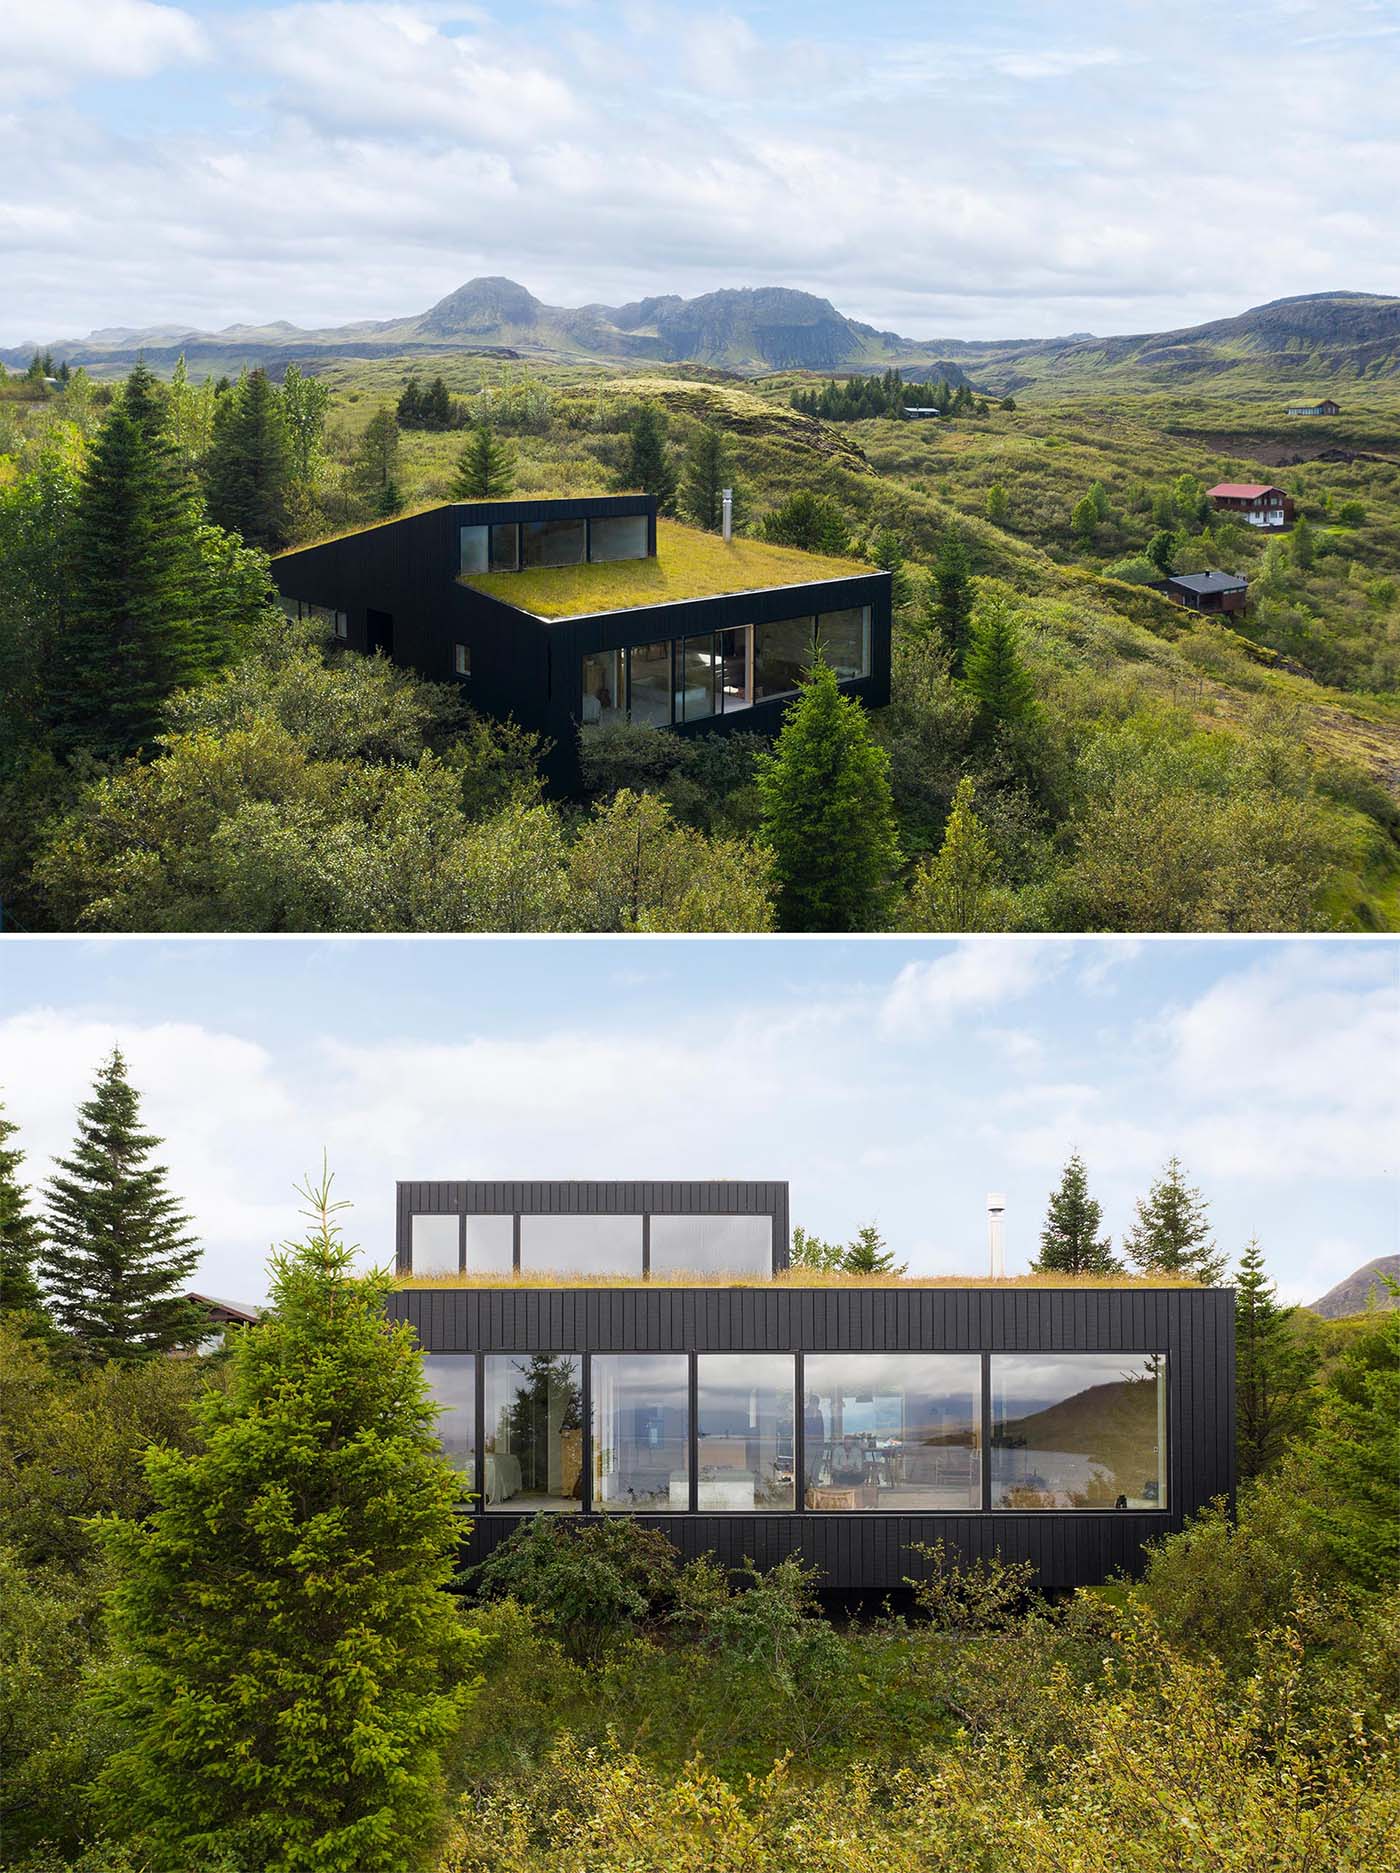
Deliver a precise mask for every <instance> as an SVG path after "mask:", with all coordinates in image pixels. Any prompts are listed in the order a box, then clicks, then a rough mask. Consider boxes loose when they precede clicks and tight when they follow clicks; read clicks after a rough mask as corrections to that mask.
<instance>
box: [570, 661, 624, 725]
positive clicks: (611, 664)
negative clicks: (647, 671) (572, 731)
mask: <svg viewBox="0 0 1400 1873" xmlns="http://www.w3.org/2000/svg"><path fill="white" fill-rule="evenodd" d="M622 657H623V653H622V652H621V651H620V650H595V651H593V652H592V653H591V654H590V655H589V656H587V657H585V658H584V660H583V711H582V715H581V717H580V720H581V721H582V723H583V726H584V727H585V728H601V727H603V725H604V724H605V723H608V722H625V721H626V720H627V690H626V681H627V678H626V673H625V671H624V670H623V667H622Z"/></svg>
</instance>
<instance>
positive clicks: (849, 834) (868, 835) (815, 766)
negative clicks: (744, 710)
mask: <svg viewBox="0 0 1400 1873" xmlns="http://www.w3.org/2000/svg"><path fill="white" fill-rule="evenodd" d="M756 780H757V785H758V792H759V798H760V801H761V804H762V812H763V822H762V828H761V832H760V838H761V840H762V841H763V843H764V844H766V845H767V846H768V847H769V848H770V849H771V851H772V854H773V873H774V877H775V878H776V880H777V884H778V891H779V899H778V905H779V918H780V921H781V923H782V927H783V928H784V929H785V930H869V929H878V928H879V927H880V926H881V925H882V924H883V922H884V918H885V911H886V907H887V905H888V903H889V896H890V888H891V887H890V881H891V878H892V876H893V874H894V871H895V869H896V867H897V865H898V863H899V844H898V840H897V838H896V836H895V822H894V808H893V805H892V802H891V795H890V780H889V756H888V755H887V754H886V753H885V751H884V749H883V748H881V747H879V746H878V745H877V744H876V742H875V740H874V738H873V736H872V735H871V732H870V722H869V718H868V717H867V716H866V713H865V711H864V710H863V709H862V708H861V706H860V704H859V703H858V702H855V701H853V700H851V699H850V698H848V697H846V696H843V695H842V694H841V692H840V690H839V689H838V688H837V687H836V677H835V675H834V674H833V672H832V670H831V667H830V666H829V665H828V663H827V662H826V660H825V658H823V657H821V656H820V655H818V657H817V659H816V662H815V663H814V665H813V668H812V670H811V671H810V673H809V674H808V677H807V680H806V681H805V682H804V683H803V685H802V689H801V693H800V694H799V696H798V699H797V701H796V702H795V703H793V705H792V706H791V708H790V709H789V710H788V712H787V716H786V719H785V720H784V722H783V727H782V731H781V733H780V734H779V736H778V739H777V742H776V743H775V745H774V747H773V750H772V752H771V754H767V755H764V756H761V757H760V759H759V762H758V765H757V768H756Z"/></svg>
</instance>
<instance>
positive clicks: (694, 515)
mask: <svg viewBox="0 0 1400 1873" xmlns="http://www.w3.org/2000/svg"><path fill="white" fill-rule="evenodd" d="M726 488H730V489H732V490H733V494H734V512H733V519H734V523H735V525H736V526H737V524H738V522H739V518H740V509H741V507H742V502H743V491H742V489H741V488H740V487H739V485H738V483H737V481H736V479H735V475H734V451H733V448H732V447H731V445H730V442H729V438H728V437H727V436H726V435H725V433H724V431H723V430H722V429H717V428H716V427H715V425H714V424H713V423H702V424H701V426H700V428H699V429H697V430H696V432H695V435H694V437H693V438H692V439H691V443H690V447H689V448H688V449H687V450H686V453H685V461H684V463H683V465H682V468H681V494H680V505H681V512H682V513H683V514H684V515H685V517H686V519H687V520H691V521H694V523H695V525H696V526H697V527H704V528H705V529H706V530H707V531H708V532H710V533H718V532H719V530H720V527H721V526H722V524H723V521H724V490H725V489H726Z"/></svg>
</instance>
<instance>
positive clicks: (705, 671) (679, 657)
mask: <svg viewBox="0 0 1400 1873" xmlns="http://www.w3.org/2000/svg"><path fill="white" fill-rule="evenodd" d="M718 676H719V658H718V656H717V655H716V651H715V640H714V637H713V635H711V636H709V637H688V638H686V639H685V641H684V642H683V643H680V644H677V646H676V720H677V721H678V722H702V721H703V720H704V719H705V717H706V716H707V715H715V714H717V713H718V703H717V700H716V697H715V684H716V682H717V680H718Z"/></svg>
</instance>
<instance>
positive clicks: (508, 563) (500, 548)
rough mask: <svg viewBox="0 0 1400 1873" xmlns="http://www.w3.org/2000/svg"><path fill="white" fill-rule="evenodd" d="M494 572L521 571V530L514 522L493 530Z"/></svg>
mask: <svg viewBox="0 0 1400 1873" xmlns="http://www.w3.org/2000/svg"><path fill="white" fill-rule="evenodd" d="M491 570H492V572H518V571H519V570H520V529H519V527H517V526H516V524H515V522H514V521H513V520H511V521H507V522H506V523H505V524H504V525H502V526H496V527H493V528H492V529H491Z"/></svg>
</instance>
